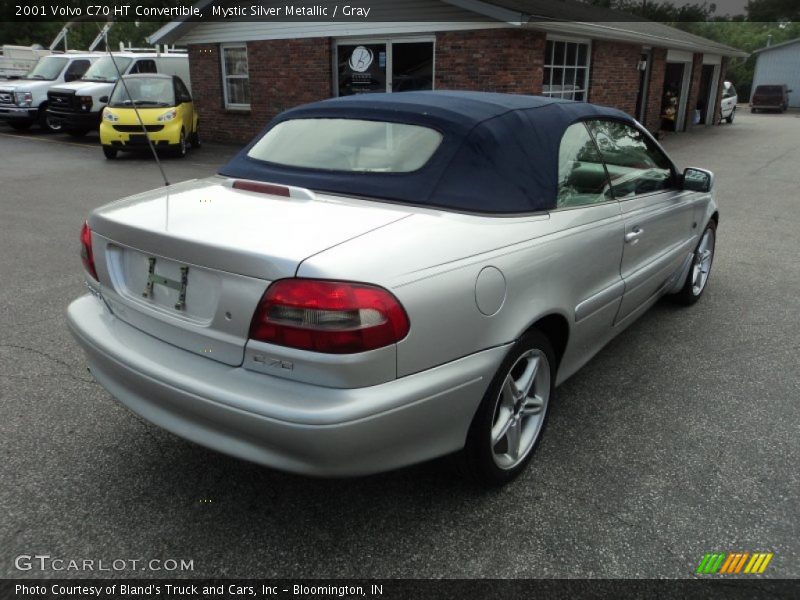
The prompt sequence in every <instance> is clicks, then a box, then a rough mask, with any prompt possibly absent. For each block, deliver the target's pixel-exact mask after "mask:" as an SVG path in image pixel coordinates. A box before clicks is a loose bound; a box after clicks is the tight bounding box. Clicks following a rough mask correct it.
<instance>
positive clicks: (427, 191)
mask: <svg viewBox="0 0 800 600" xmlns="http://www.w3.org/2000/svg"><path fill="white" fill-rule="evenodd" d="M592 117H599V118H613V119H621V120H623V121H625V122H629V123H632V122H633V120H632V119H631V118H630V117H629V116H628V115H626V114H625V113H624V112H622V111H619V110H616V109H613V108H607V107H602V106H596V105H594V104H588V103H586V102H572V101H569V100H559V99H554V98H545V97H541V96H521V95H514V94H494V93H485V92H447V91H441V92H438V91H437V92H402V93H395V94H364V95H356V96H346V97H343V98H334V99H331V100H325V101H322V102H315V103H313V104H306V105H304V106H299V107H297V108H293V109H291V110H288V111H286V112H284V113H281V114H280V115H278V116H277V117H276V118H275V119H273V120H272V122H270V123H269V125H267V127H266V128H265V129H264V131H262V132H261V133H260V134H259V135H258V136H257V137H256V138H255V140H253V141H252V142H251V143H250V144H249V145H248V146H247V147H245V148H244V149H243V150H242V151H241V152H239V153H238V154H237V155H236V156H235V157H234V158H233V159H232V160H231V161H230V162H229V163H228V164H227V165H225V166H224V167H223V168H222V169H221V170H220V174H221V175H224V176H227V177H235V178H242V179H254V180H258V181H266V182H271V183H282V184H284V185H295V186H299V187H305V188H309V189H312V190H319V191H325V192H332V193H337V194H347V195H354V196H369V197H374V198H382V199H385V200H390V201H395V202H403V203H409V204H415V205H421V206H431V207H439V208H445V209H451V210H457V211H466V212H479V213H501V214H514V213H528V212H535V211H540V210H547V209H550V208H553V207H554V206H555V203H556V189H557V171H558V148H559V145H560V143H561V138H562V136H563V135H564V131H565V130H566V129H567V127H569V126H570V125H571V124H573V123H575V122H576V121H579V120H582V119H587V118H592ZM300 118H351V119H367V120H376V121H391V122H401V123H410V124H414V125H422V126H427V127H432V128H434V129H436V130H438V131H439V132H441V133H442V135H443V139H442V143H441V145H440V146H439V148H438V149H437V150H436V152H434V154H433V156H432V157H431V159H430V160H429V161H428V162H427V163H426V164H425V165H424V166H423V167H422V168H420V169H418V170H417V171H413V172H410V173H381V172H363V173H362V172H359V173H353V172H342V171H323V170H315V169H306V168H298V167H289V166H283V165H278V164H275V163H269V162H265V161H262V160H257V159H254V158H251V157H249V156H247V152H248V151H249V150H250V148H251V147H252V146H253V145H254V144H255V143H256V141H258V140H259V139H260V138H261V137H262V136H263V135H264V134H265V133H266V132H267V131H269V130H270V129H271V128H272V127H274V126H275V125H277V124H278V123H281V122H283V121H287V120H290V119H300Z"/></svg>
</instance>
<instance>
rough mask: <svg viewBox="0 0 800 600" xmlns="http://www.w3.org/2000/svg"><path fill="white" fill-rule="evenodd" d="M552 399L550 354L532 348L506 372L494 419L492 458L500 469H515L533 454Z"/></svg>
mask: <svg viewBox="0 0 800 600" xmlns="http://www.w3.org/2000/svg"><path fill="white" fill-rule="evenodd" d="M549 399H550V365H549V363H548V360H547V356H546V355H545V354H544V352H542V351H541V350H539V349H536V348H532V349H530V350H528V351H527V352H525V353H524V354H522V355H521V356H520V357H519V358H518V359H517V360H516V362H515V363H514V365H513V366H512V367H511V369H510V370H509V372H508V374H507V375H506V378H505V381H504V382H503V385H502V387H501V388H500V393H499V395H498V397H497V402H496V408H495V413H494V419H493V421H492V432H491V445H492V458H493V459H494V463H495V465H497V466H498V467H499V468H501V469H513V468H514V467H516V466H517V465H518V464H520V463H521V462H522V461H524V460H525V458H526V457H527V456H528V454H529V453H530V451H531V449H532V448H533V446H534V444H535V443H536V440H537V438H538V437H539V434H540V432H541V430H542V425H543V423H544V417H545V414H546V412H547V402H548V400H549Z"/></svg>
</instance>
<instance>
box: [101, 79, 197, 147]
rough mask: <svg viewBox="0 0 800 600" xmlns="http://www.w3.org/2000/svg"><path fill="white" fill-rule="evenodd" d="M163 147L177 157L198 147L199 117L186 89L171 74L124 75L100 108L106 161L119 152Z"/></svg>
mask: <svg viewBox="0 0 800 600" xmlns="http://www.w3.org/2000/svg"><path fill="white" fill-rule="evenodd" d="M148 137H149V138H150V143H152V144H153V145H154V146H155V147H156V148H163V147H166V148H168V149H170V150H172V151H173V152H174V153H175V154H177V155H178V156H180V157H184V156H186V151H187V148H188V146H189V144H191V145H192V147H193V148H197V147H199V145H200V136H199V132H198V118H197V113H196V112H195V110H194V103H193V102H192V96H191V94H190V93H189V89H188V88H187V87H186V85H185V84H184V83H183V81H182V80H181V78H180V77H176V76H174V75H172V76H170V75H126V76H125V77H123V78H122V79H121V80H120V81H118V82H117V84H116V85H115V86H114V91H113V92H112V93H111V98H110V99H109V101H108V106H106V107H105V108H104V109H103V120H102V123H101V124H100V143H101V144H102V146H103V154H105V156H106V158H109V159H113V158H116V157H117V152H118V151H120V150H141V149H147V148H149V144H148V141H147V139H148Z"/></svg>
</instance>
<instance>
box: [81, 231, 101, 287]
mask: <svg viewBox="0 0 800 600" xmlns="http://www.w3.org/2000/svg"><path fill="white" fill-rule="evenodd" d="M81 260H82V261H83V267H84V268H85V269H86V271H87V272H88V273H89V275H91V276H92V277H94V278H95V280H97V281H99V280H100V278H99V277H98V276H97V269H95V268H94V252H92V230H91V229H89V223H87V222H85V221H84V223H83V227H81Z"/></svg>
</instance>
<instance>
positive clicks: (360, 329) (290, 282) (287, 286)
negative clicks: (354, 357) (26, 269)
mask: <svg viewBox="0 0 800 600" xmlns="http://www.w3.org/2000/svg"><path fill="white" fill-rule="evenodd" d="M408 329H409V323H408V317H407V316H406V312H405V310H403V307H402V306H401V305H400V303H399V302H398V301H397V299H396V298H395V297H394V296H393V295H392V294H391V293H389V292H387V291H386V290H385V289H383V288H380V287H377V286H373V285H365V284H361V283H346V282H340V281H323V280H319V279H282V280H280V281H276V282H275V283H273V284H272V285H270V286H269V288H268V289H267V291H266V292H264V296H263V298H261V302H260V303H259V305H258V308H257V309H256V313H255V315H254V316H253V321H252V323H251V324H250V338H251V339H254V340H259V341H261V342H269V343H270V344H277V345H279V346H289V347H291V348H300V349H303V350H311V351H313V352H325V353H328V354H352V353H355V352H364V351H366V350H373V349H375V348H381V347H383V346H388V345H390V344H393V343H395V342H398V341H400V340H401V339H403V338H404V337H405V336H406V334H407V333H408Z"/></svg>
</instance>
